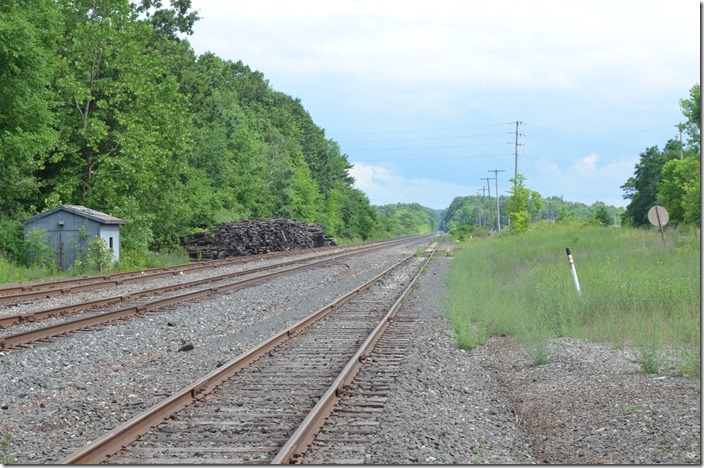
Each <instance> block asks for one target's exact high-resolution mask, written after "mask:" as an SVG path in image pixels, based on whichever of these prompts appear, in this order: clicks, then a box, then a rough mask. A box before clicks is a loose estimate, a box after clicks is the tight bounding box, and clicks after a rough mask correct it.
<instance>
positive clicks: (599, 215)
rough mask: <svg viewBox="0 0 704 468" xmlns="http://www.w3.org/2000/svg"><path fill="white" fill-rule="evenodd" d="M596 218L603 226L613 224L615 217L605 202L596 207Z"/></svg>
mask: <svg viewBox="0 0 704 468" xmlns="http://www.w3.org/2000/svg"><path fill="white" fill-rule="evenodd" d="M594 219H596V220H597V221H598V222H599V224H601V225H602V226H611V225H613V223H614V221H613V218H612V217H611V216H610V215H609V211H608V210H607V209H606V205H604V204H603V203H602V204H601V205H600V206H599V207H598V208H597V209H596V213H595V214H594Z"/></svg>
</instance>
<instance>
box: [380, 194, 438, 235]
mask: <svg viewBox="0 0 704 468" xmlns="http://www.w3.org/2000/svg"><path fill="white" fill-rule="evenodd" d="M375 208H376V215H377V218H378V221H377V223H378V224H377V230H376V235H375V237H379V238H381V237H400V236H411V235H418V234H429V233H431V232H435V231H437V230H438V229H440V223H441V219H442V216H441V214H440V212H439V211H437V210H433V209H432V208H427V207H425V206H421V205H420V204H418V203H396V204H389V205H383V206H377V207H375Z"/></svg>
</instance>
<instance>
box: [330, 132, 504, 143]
mask: <svg viewBox="0 0 704 468" xmlns="http://www.w3.org/2000/svg"><path fill="white" fill-rule="evenodd" d="M497 135H511V132H501V133H480V134H475V135H458V136H444V137H427V138H395V139H391V140H351V141H338V142H337V143H339V144H341V145H342V144H350V143H381V142H387V141H425V140H455V139H459V138H473V137H485V136H497Z"/></svg>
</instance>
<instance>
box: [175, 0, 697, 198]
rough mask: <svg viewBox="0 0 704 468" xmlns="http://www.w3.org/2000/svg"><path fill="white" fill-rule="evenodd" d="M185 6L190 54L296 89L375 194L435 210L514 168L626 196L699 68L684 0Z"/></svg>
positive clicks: (678, 115)
mask: <svg viewBox="0 0 704 468" xmlns="http://www.w3.org/2000/svg"><path fill="white" fill-rule="evenodd" d="M192 7H193V9H194V10H197V11H198V12H199V16H200V17H201V19H200V20H199V21H197V22H196V24H195V26H194V28H193V35H191V36H189V37H188V41H189V42H190V43H191V46H192V47H193V49H194V51H195V52H196V54H198V55H200V54H203V53H205V52H212V53H214V54H215V55H217V56H219V57H221V58H222V59H225V60H232V61H235V62H236V61H238V60H241V61H242V62H243V63H245V64H246V65H248V66H249V67H250V68H252V69H253V70H258V71H260V72H262V73H263V74H264V76H265V78H266V79H267V80H268V81H269V84H270V86H271V87H272V88H273V89H274V90H276V91H280V92H282V93H285V94H287V95H289V96H291V97H293V98H298V99H300V100H301V103H302V105H303V107H304V108H305V109H306V110H307V111H308V113H309V114H310V116H311V118H312V119H313V121H314V122H315V124H316V125H317V126H318V127H320V128H322V129H324V130H325V136H326V137H327V138H329V139H332V140H334V141H336V142H337V143H338V144H339V145H340V149H341V151H342V153H343V154H345V155H347V158H348V160H349V161H350V163H352V164H353V167H352V169H351V170H350V174H351V175H352V176H353V177H354V178H355V186H356V187H357V188H359V189H361V190H362V191H363V192H365V193H366V195H367V196H368V197H369V200H370V202H371V203H372V204H374V205H384V204H388V203H420V204H421V205H424V206H427V207H430V208H434V209H443V208H447V207H448V206H449V205H450V203H451V202H452V200H453V198H454V197H456V196H467V195H490V196H492V197H495V196H496V188H497V184H498V192H499V194H500V195H504V196H508V195H509V190H510V188H511V186H512V183H511V182H510V181H509V180H510V179H511V178H513V177H514V176H515V173H516V166H517V170H518V173H519V174H521V175H522V176H523V177H524V185H525V186H526V187H528V188H530V189H531V190H535V191H537V192H539V193H540V194H541V195H542V196H543V197H552V196H557V197H562V198H563V199H564V200H565V201H570V202H581V203H585V204H587V205H591V204H593V203H594V202H604V203H606V204H607V205H613V206H619V207H625V206H626V205H627V204H628V203H629V200H626V199H624V198H623V193H624V192H623V190H622V189H621V188H620V187H621V186H622V185H623V184H624V183H625V182H626V181H627V180H628V178H629V177H632V176H633V175H634V167H635V165H636V164H637V163H638V162H639V160H640V154H641V153H643V152H645V150H646V149H647V148H650V147H653V146H657V147H658V148H660V149H662V148H663V147H664V146H665V144H666V143H667V141H668V140H670V139H677V138H678V137H679V135H678V130H677V128H676V125H677V124H679V123H681V122H683V121H684V116H683V115H682V111H681V107H680V103H679V101H680V99H687V98H689V91H690V89H691V88H692V86H693V85H694V84H695V83H697V82H699V78H700V58H701V54H700V45H701V43H700V40H701V38H700V18H701V12H700V2H699V1H694V0H678V1H671V0H633V1H630V0H589V1H573V0H559V1H552V0H530V1H525V0H492V1H488V0H484V1H475V0H458V1H454V0H434V1H427V0H426V1H419V0H401V1H396V0H372V1H367V0H335V1H333V0H296V1H284V0H256V1H252V0H227V1H223V0H192ZM516 122H518V124H516ZM684 138H685V136H683V139H684ZM497 178H498V180H497ZM486 179H489V180H486Z"/></svg>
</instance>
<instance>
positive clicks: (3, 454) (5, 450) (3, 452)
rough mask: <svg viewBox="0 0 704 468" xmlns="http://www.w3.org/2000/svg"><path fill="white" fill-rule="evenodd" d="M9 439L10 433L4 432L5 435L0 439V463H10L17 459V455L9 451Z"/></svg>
mask: <svg viewBox="0 0 704 468" xmlns="http://www.w3.org/2000/svg"><path fill="white" fill-rule="evenodd" d="M11 439H12V436H11V435H10V434H5V437H3V439H2V441H0V464H2V465H11V464H12V463H15V462H16V461H17V457H16V456H14V455H12V454H11V453H9V450H10V440H11Z"/></svg>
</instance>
